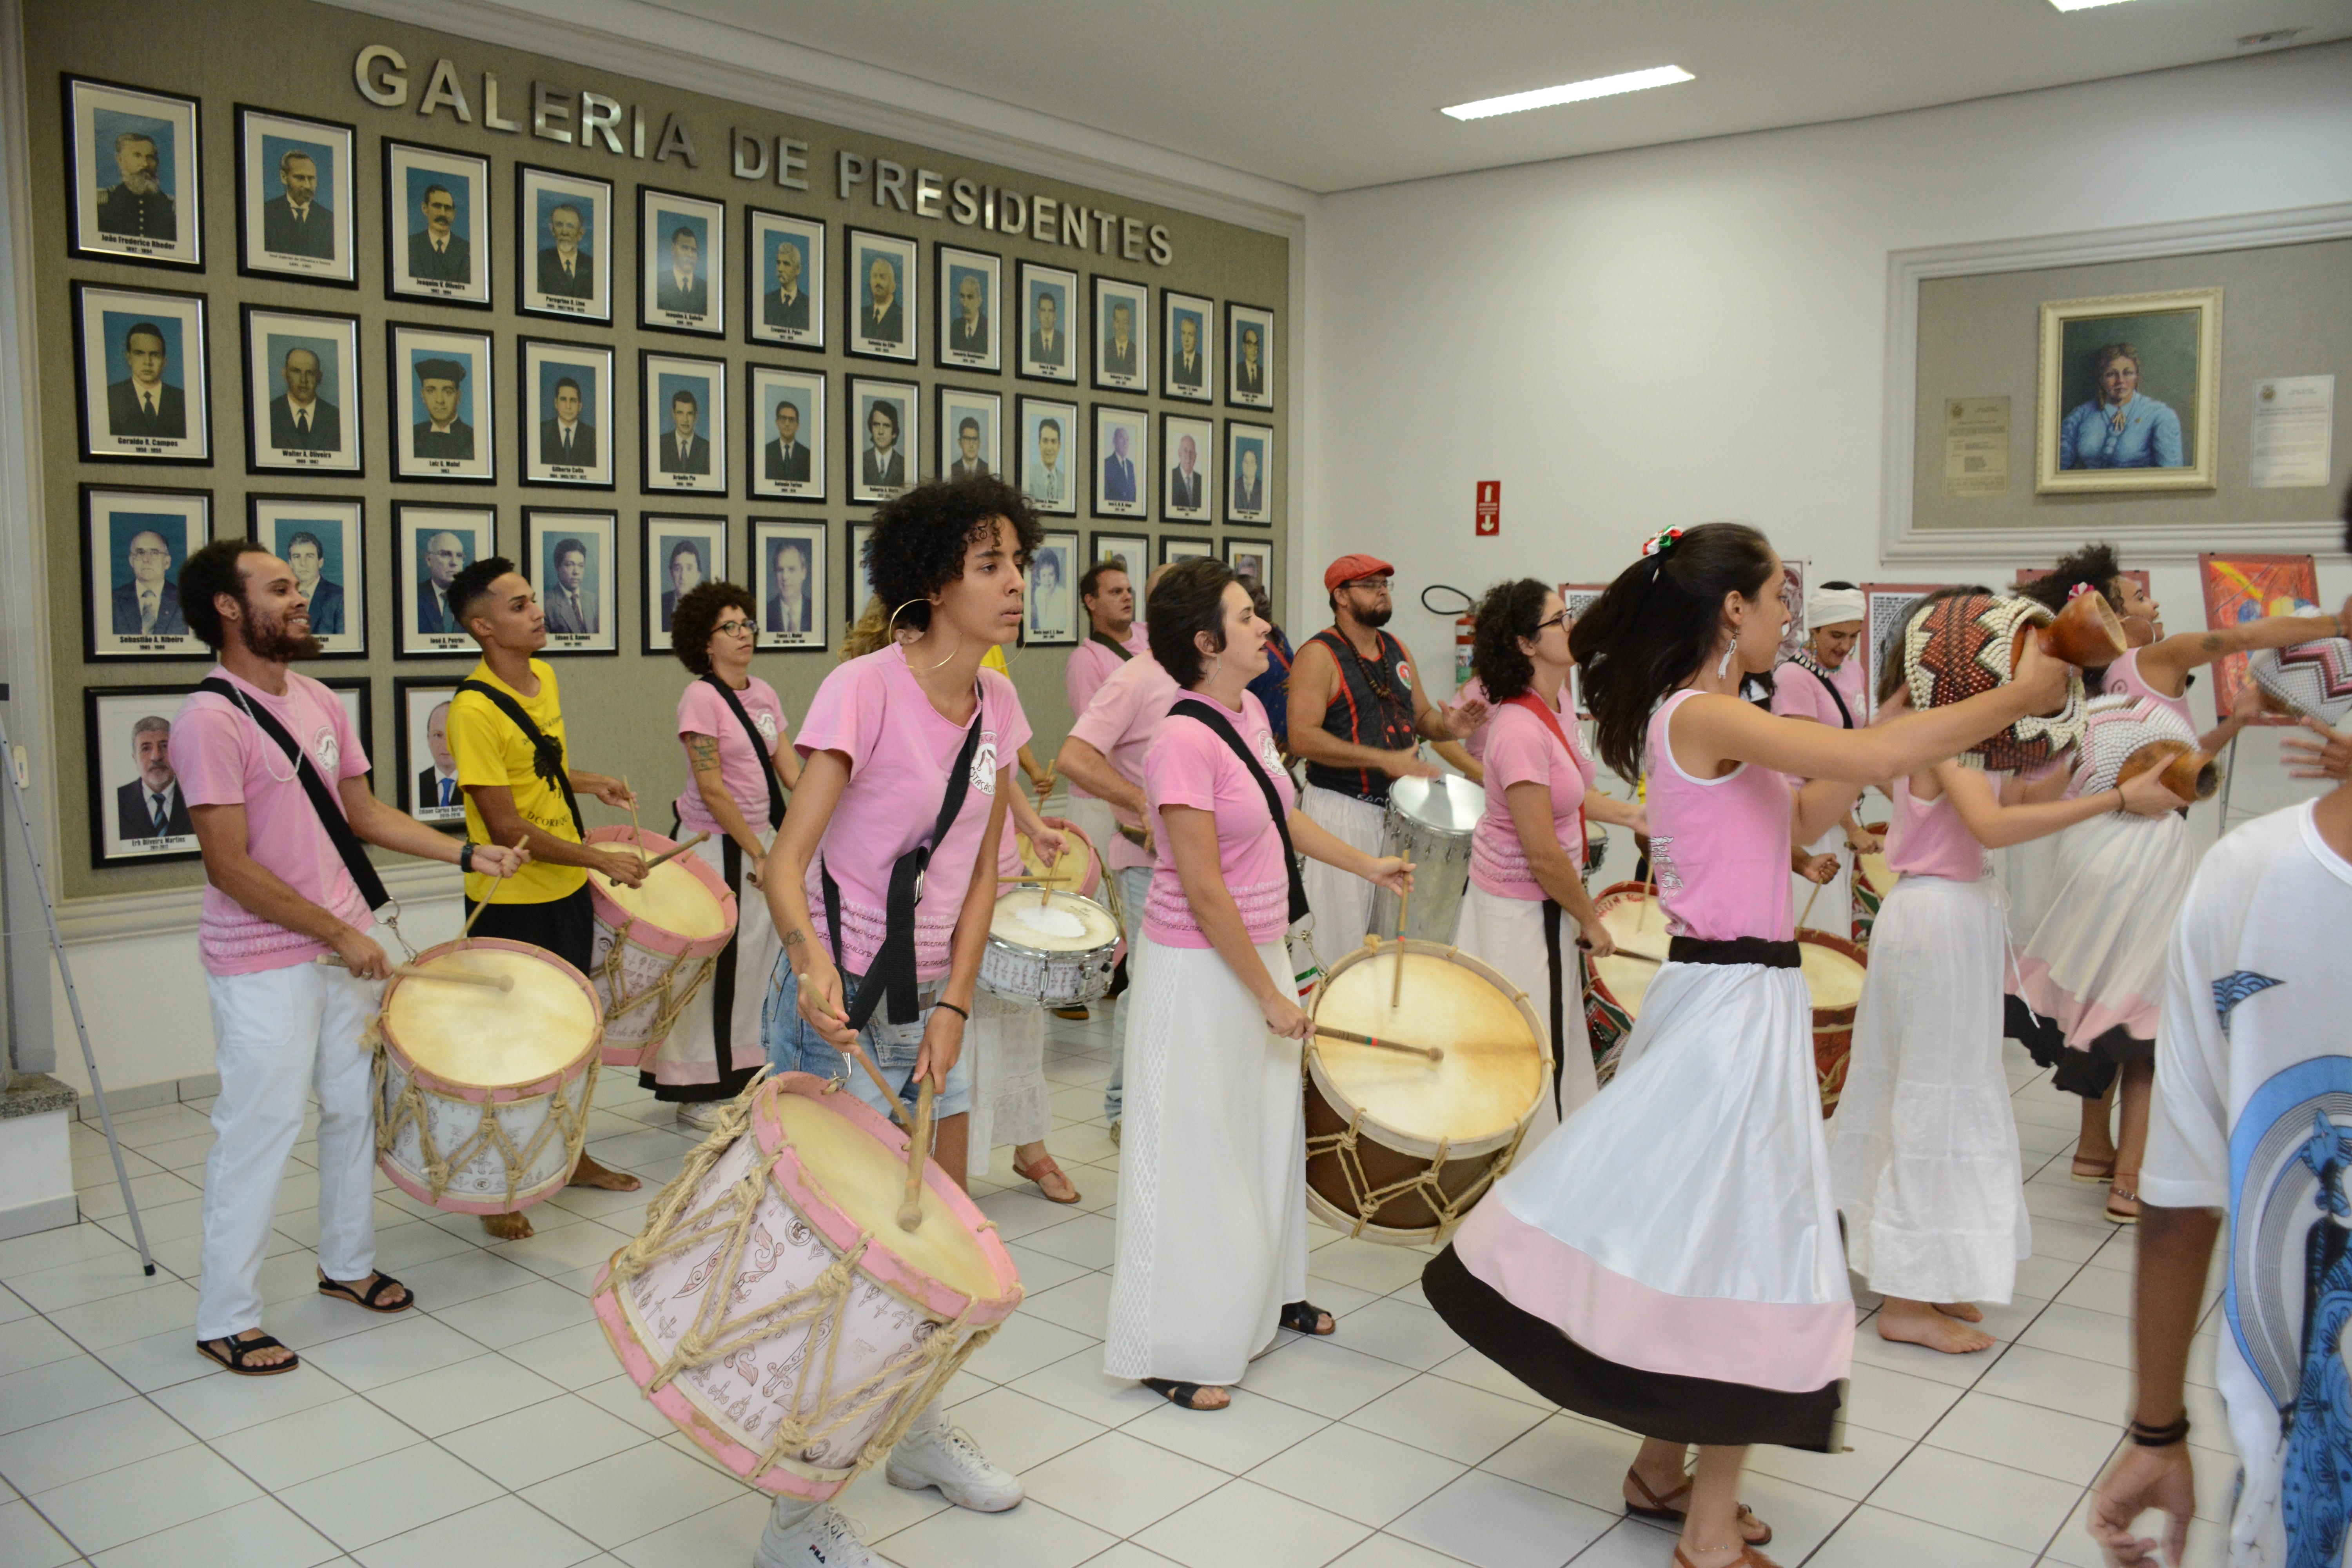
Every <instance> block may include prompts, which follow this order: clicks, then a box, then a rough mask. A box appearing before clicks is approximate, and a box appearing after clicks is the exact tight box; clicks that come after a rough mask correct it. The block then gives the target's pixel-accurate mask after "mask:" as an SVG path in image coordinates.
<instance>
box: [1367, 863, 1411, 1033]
mask: <svg viewBox="0 0 2352 1568" xmlns="http://www.w3.org/2000/svg"><path fill="white" fill-rule="evenodd" d="M1411 913H1412V883H1410V882H1408V883H1406V884H1405V889H1404V891H1402V892H1401V893H1399V894H1398V895H1397V934H1396V973H1394V974H1391V976H1389V1006H1390V1008H1391V1010H1393V1009H1394V1008H1395V1007H1396V1005H1397V999H1398V998H1399V997H1401V996H1402V995H1403V994H1404V922H1405V917H1406V916H1407V915H1409V914H1411ZM1373 1043H1374V1044H1375V1045H1377V1044H1379V1042H1378V1041H1374V1042H1373Z"/></svg>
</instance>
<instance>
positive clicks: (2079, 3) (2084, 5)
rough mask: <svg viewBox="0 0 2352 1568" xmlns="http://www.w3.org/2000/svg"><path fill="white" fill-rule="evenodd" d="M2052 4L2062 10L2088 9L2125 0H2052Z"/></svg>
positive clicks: (2119, 3) (2120, 2)
mask: <svg viewBox="0 0 2352 1568" xmlns="http://www.w3.org/2000/svg"><path fill="white" fill-rule="evenodd" d="M2050 4H2051V5H2052V6H2053V7H2054V8H2055V9H2057V10H2060V11H2088V10H2092V9H2094V8H2095V7H2096V6H2100V5H2122V4H2124V0H2050Z"/></svg>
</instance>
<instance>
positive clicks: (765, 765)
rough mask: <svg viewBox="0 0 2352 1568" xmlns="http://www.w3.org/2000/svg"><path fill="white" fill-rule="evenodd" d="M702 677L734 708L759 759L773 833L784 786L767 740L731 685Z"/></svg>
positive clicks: (781, 812)
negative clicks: (762, 736) (777, 773)
mask: <svg viewBox="0 0 2352 1568" xmlns="http://www.w3.org/2000/svg"><path fill="white" fill-rule="evenodd" d="M702 679H705V680H707V681H709V682H710V684H711V685H713V686H715V687H717V688H718V689H719V696H721V697H724V698H725V699H727V706H728V707H729V708H730V709H732V710H734V713H735V721H736V722H737V723H739V724H740V725H742V726H743V733H744V735H745V736H746V737H747V738H749V739H750V741H751V754H752V755H753V756H755V757H757V758H759V759H760V773H761V776H762V777H764V778H765V779H766V780H767V781H768V831H769V832H771V833H773V832H774V831H775V830H776V829H777V828H778V827H781V826H783V821H784V786H783V785H782V784H780V783H779V782H777V779H776V763H775V759H774V758H773V757H772V756H770V755H769V753H768V742H766V741H765V740H764V739H762V738H761V734H760V727H759V726H758V725H757V724H754V723H752V722H751V713H750V712H749V711H748V710H746V709H745V708H744V706H743V700H742V699H741V698H740V697H738V696H736V695H735V689H734V688H733V687H730V686H729V685H728V684H727V683H726V682H725V681H723V680H721V679H719V678H718V677H717V676H715V675H706V676H704V677H703V678H702ZM736 853H737V854H739V855H740V854H741V853H742V851H741V850H740V849H739V850H737V851H736Z"/></svg>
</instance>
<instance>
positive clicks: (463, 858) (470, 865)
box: [457, 844, 474, 876]
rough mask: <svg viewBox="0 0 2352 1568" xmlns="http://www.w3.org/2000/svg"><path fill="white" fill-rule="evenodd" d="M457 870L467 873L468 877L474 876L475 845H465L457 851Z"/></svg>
mask: <svg viewBox="0 0 2352 1568" xmlns="http://www.w3.org/2000/svg"><path fill="white" fill-rule="evenodd" d="M457 869H458V870H460V871H463V872H465V873H467V875H468V876H471V875H472V874H473V870H474V847H473V845H471V844H466V845H463V846H461V847H459V848H458V850H457Z"/></svg>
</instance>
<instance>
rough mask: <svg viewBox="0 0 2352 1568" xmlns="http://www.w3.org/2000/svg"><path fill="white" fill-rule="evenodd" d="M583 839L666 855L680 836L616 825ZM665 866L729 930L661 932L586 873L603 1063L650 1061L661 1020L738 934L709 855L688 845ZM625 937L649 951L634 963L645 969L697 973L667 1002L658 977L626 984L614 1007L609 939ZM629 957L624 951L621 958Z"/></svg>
mask: <svg viewBox="0 0 2352 1568" xmlns="http://www.w3.org/2000/svg"><path fill="white" fill-rule="evenodd" d="M583 842H585V843H589V844H593V845H596V846H598V847H621V848H628V849H636V848H640V847H642V848H643V849H644V851H645V853H646V855H647V856H648V857H651V856H658V855H666V854H667V853H669V851H671V850H673V849H675V848H677V840H676V839H674V838H664V837H662V836H661V835H659V834H657V833H646V834H639V833H637V832H635V830H633V829H631V828H628V827H625V826H621V825H620V824H618V823H612V824H608V825H606V826H603V827H592V828H590V829H589V830H588V837H587V838H586V839H585V840H584V841H583ZM669 864H670V865H672V866H676V867H678V868H682V869H683V870H684V871H685V872H686V874H687V875H688V876H689V877H692V878H693V879H695V880H696V881H697V882H698V883H700V884H701V885H702V888H703V889H704V890H705V891H707V892H708V893H709V894H710V896H711V897H712V898H714V899H716V900H719V912H720V913H721V914H723V915H724V916H725V917H726V920H727V929H726V930H725V931H723V932H720V933H719V934H717V935H713V936H707V937H688V936H682V935H680V934H678V933H677V932H676V931H665V930H663V929H662V928H661V927H659V926H657V925H655V924H653V923H652V922H651V921H646V920H644V919H642V918H640V917H638V916H635V915H633V914H631V913H630V911H629V910H627V909H626V908H625V907H624V906H623V905H622V904H621V903H620V901H619V900H616V899H614V897H613V895H612V893H611V892H610V891H609V890H608V889H606V888H605V887H604V882H603V879H601V878H599V877H598V876H597V875H596V874H595V873H594V872H593V871H592V872H590V873H589V875H588V902H589V905H590V907H591V908H592V909H593V910H594V911H595V917H596V945H595V949H594V952H595V957H594V960H593V963H592V964H591V966H590V968H591V981H590V983H591V984H593V985H594V986H595V988H596V1000H597V1001H598V1003H599V1004H601V1005H604V1065H605V1066H606V1067H616V1068H632V1069H634V1068H640V1067H642V1066H643V1065H644V1064H645V1063H646V1062H648V1061H651V1060H652V1059H653V1055H654V1053H655V1052H656V1051H657V1050H659V1049H661V1047H662V1042H663V1041H665V1040H667V1039H668V1038H669V1030H668V1029H667V1028H662V1029H660V1030H659V1032H658V1033H656V1032H655V1031H656V1026H658V1025H659V1023H660V1020H661V1019H662V1017H663V1016H665V1015H667V1016H669V1017H670V1018H671V1019H672V1020H673V1021H674V1020H675V1019H676V1017H677V1013H678V1011H679V1009H680V1008H682V1007H683V1006H684V1005H686V1002H687V1000H688V998H690V997H692V996H693V995H694V994H695V993H696V992H698V991H699V990H701V989H702V987H703V986H705V985H707V984H709V980H710V974H711V970H712V966H713V965H714V964H715V963H717V962H718V958H719V954H720V953H721V952H725V951H726V950H727V944H728V943H730V942H733V941H734V940H735V928H736V926H737V924H738V923H739V922H740V920H741V918H742V917H741V912H740V910H739V909H738V907H737V904H736V900H735V895H734V894H733V893H731V892H730V891H729V890H728V888H727V882H726V879H724V878H722V877H720V876H719V873H718V872H717V871H715V870H713V869H712V868H711V866H710V863H709V861H708V860H705V859H703V858H701V857H700V856H699V855H697V854H696V853H694V851H692V850H690V849H689V850H688V851H687V852H686V853H685V854H683V855H680V856H679V857H678V858H677V859H675V860H672V861H670V862H669ZM624 929H626V931H627V932H628V934H627V936H626V937H625V938H624V937H623V936H622V935H621V932H622V931H623V930H624ZM624 941H625V942H627V943H628V945H629V946H630V947H634V948H635V949H638V950H639V951H640V952H643V953H645V954H647V955H650V961H649V962H646V961H640V963H638V964H637V965H635V967H638V968H640V969H643V970H646V971H647V972H652V971H656V970H659V971H666V972H668V973H677V972H679V971H680V970H681V969H682V967H683V966H685V965H688V964H692V965H697V966H698V973H695V974H694V975H693V976H692V977H691V978H689V979H688V980H687V981H686V982H685V984H684V985H683V987H682V988H673V990H672V993H671V994H670V996H669V998H668V1005H665V1004H664V997H663V994H662V991H661V988H660V986H661V983H660V982H655V983H654V987H653V988H652V989H649V990H643V991H639V990H635V989H634V984H635V983H634V982H628V983H629V984H632V986H633V989H632V991H631V992H630V993H629V994H627V995H626V996H625V998H624V1000H625V1005H622V1006H618V1007H615V1006H614V1005H612V1002H613V998H612V995H611V992H612V990H613V984H614V983H613V981H612V980H611V979H609V978H608V971H609V970H610V969H611V968H612V967H613V966H614V965H613V961H612V959H611V956H610V955H611V952H612V950H613V948H614V945H615V944H616V943H619V942H624ZM627 956H628V955H626V954H624V962H625V961H626V959H627Z"/></svg>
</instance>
